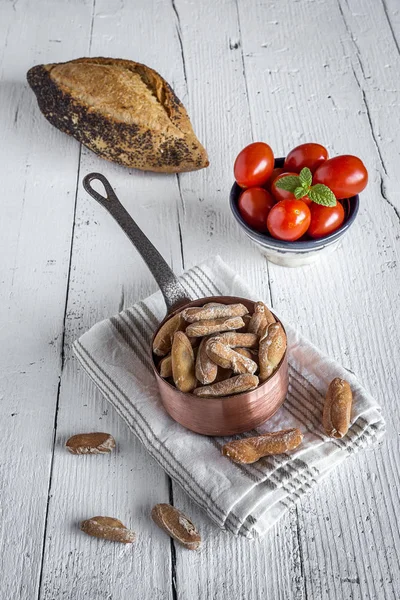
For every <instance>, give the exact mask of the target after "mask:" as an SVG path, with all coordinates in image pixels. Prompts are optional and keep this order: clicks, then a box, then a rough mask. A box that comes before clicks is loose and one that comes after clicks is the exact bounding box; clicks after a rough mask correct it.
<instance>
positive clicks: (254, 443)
mask: <svg viewBox="0 0 400 600" xmlns="http://www.w3.org/2000/svg"><path fill="white" fill-rule="evenodd" d="M302 440H303V434H302V433H301V431H300V429H297V428H295V429H282V431H274V432H273V433H264V434H262V435H259V436H256V437H251V438H243V439H241V440H234V441H233V442H228V443H227V444H225V445H224V446H222V454H223V455H224V456H228V457H229V458H230V459H231V460H233V461H234V462H237V463H243V464H250V463H254V462H257V460H260V458H262V457H263V456H272V455H275V454H283V453H284V452H287V451H288V450H293V449H294V448H297V446H298V445H299V444H301V442H302Z"/></svg>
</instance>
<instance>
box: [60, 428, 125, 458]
mask: <svg viewBox="0 0 400 600" xmlns="http://www.w3.org/2000/svg"><path fill="white" fill-rule="evenodd" d="M65 446H66V448H67V450H69V452H71V454H107V453H108V452H111V450H112V449H113V448H115V440H114V438H113V436H112V435H110V434H109V433H102V432H96V433H78V434H77V435H73V436H72V437H70V438H69V440H67V442H66V444H65Z"/></svg>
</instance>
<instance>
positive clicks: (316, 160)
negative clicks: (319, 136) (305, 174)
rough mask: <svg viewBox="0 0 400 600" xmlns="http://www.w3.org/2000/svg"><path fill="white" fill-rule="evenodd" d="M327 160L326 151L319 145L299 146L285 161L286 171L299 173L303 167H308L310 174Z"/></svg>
mask: <svg viewBox="0 0 400 600" xmlns="http://www.w3.org/2000/svg"><path fill="white" fill-rule="evenodd" d="M327 158H328V150H327V149H326V148H324V146H321V144H301V146H296V148H293V150H291V151H290V152H289V154H288V155H287V157H286V159H285V165H284V166H285V169H286V171H296V173H300V171H301V170H302V169H303V167H308V168H309V169H310V171H311V173H314V171H315V170H316V169H317V168H318V167H319V166H320V165H321V164H322V163H323V162H324V161H326V159H327Z"/></svg>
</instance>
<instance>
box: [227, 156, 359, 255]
mask: <svg viewBox="0 0 400 600" xmlns="http://www.w3.org/2000/svg"><path fill="white" fill-rule="evenodd" d="M284 162H285V159H284V158H276V159H275V167H283V164H284ZM242 191H243V190H242V188H241V187H239V186H238V184H237V183H236V182H235V183H234V184H233V186H232V189H231V193H230V196H229V202H230V206H231V210H232V212H233V215H234V217H235V219H236V220H237V221H238V223H239V224H240V225H241V226H242V227H243V229H244V230H245V231H246V233H247V234H248V235H249V236H250V237H251V238H252V239H253V240H254V241H257V242H259V243H260V244H262V245H263V246H270V247H271V248H272V247H273V248H277V249H278V248H279V249H285V250H289V249H290V250H293V251H295V250H316V249H317V248H322V247H324V246H326V245H328V244H331V243H333V242H335V241H336V240H338V239H339V238H340V237H342V235H343V234H344V233H345V232H346V231H347V230H348V228H349V227H350V226H351V225H352V223H353V221H354V219H355V218H356V216H357V213H358V209H359V206H360V199H359V196H358V195H357V196H352V197H351V198H346V199H345V200H341V202H342V204H343V208H344V211H345V220H344V223H343V225H342V226H341V227H339V229H337V230H336V231H334V232H333V233H330V234H329V235H327V236H325V237H324V238H320V239H317V240H313V239H305V240H298V241H297V242H286V241H284V240H277V239H275V238H273V237H271V236H270V235H269V233H268V232H267V233H260V232H259V231H255V230H254V229H252V228H251V227H250V226H249V225H247V223H246V222H245V221H244V220H243V219H242V216H241V214H240V212H239V208H238V202H239V198H240V194H241V193H242Z"/></svg>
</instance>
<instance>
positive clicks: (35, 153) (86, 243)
mask: <svg viewBox="0 0 400 600" xmlns="http://www.w3.org/2000/svg"><path fill="white" fill-rule="evenodd" d="M0 46H1V48H0V165H1V167H0V169H1V183H0V189H1V205H2V210H1V217H0V250H1V264H0V268H1V278H0V281H1V288H0V294H1V304H0V306H1V311H0V331H1V345H0V359H1V363H0V364H1V367H0V398H1V404H0V406H1V420H0V445H1V453H0V457H1V458H0V547H1V553H0V564H1V567H0V573H1V576H0V598H1V600H17V599H23V600H25V599H26V600H36V599H42V600H53V599H71V600H72V599H73V600H75V599H76V600H83V599H85V600H106V599H107V600H111V599H112V600H125V599H131V598H135V599H138V600H142V599H143V600H144V599H152V600H159V599H166V598H168V599H171V600H173V599H175V598H179V599H182V600H183V599H185V600H186V599H187V600H195V599H197V598H201V599H204V600H210V599H218V600H220V599H221V600H228V599H229V600H248V599H255V600H257V599H259V598H263V600H276V599H284V600H300V599H308V600H314V599H315V600H323V599H330V600H340V599H342V598H346V599H347V598H349V599H350V598H351V599H354V600H355V599H360V600H361V599H362V600H365V599H379V600H380V599H382V600H383V599H398V598H399V596H400V566H399V551H400V535H399V527H398V520H399V518H400V506H399V483H400V482H399V450H400V448H399V431H400V415H399V408H398V403H399V386H400V378H399V371H400V369H399V359H400V351H399V341H398V340H399V336H400V325H399V323H400V319H399V316H400V315H399V308H398V307H399V300H400V264H399V247H400V177H399V159H400V138H399V102H400V100H399V91H398V90H399V87H398V86H399V81H400V5H399V2H398V0H315V1H313V0H297V1H295V0H293V1H289V0H276V1H272V0H260V1H258V2H251V1H250V0H247V1H245V0H239V1H238V2H237V3H236V2H235V1H234V0H218V2H216V1H215V0H197V1H196V0H171V1H162V0H135V1H134V2H133V1H132V2H128V1H127V0H126V1H125V2H123V0H120V1H119V2H117V1H114V2H113V1H112V0H84V1H82V0H70V1H62V0H58V1H54V2H50V0H48V1H45V0H36V1H34V0H13V1H11V0H1V2H0ZM80 56H116V57H122V58H131V59H133V60H137V61H139V62H144V63H146V64H148V65H149V66H152V67H154V68H155V69H156V70H157V71H159V72H160V73H161V74H162V75H163V76H164V77H165V78H166V79H167V81H169V82H170V83H171V85H172V86H173V87H174V89H175V91H176V93H177V95H178V96H179V97H180V98H181V100H182V101H183V102H184V104H185V105H186V107H187V109H188V111H189V114H190V116H191V118H192V122H193V125H194V128H195V131H196V133H197V134H198V137H199V139H200V140H201V141H202V142H203V143H204V145H205V146H206V148H207V149H208V152H209V157H210V163H211V164H210V167H209V168H208V169H206V170H203V171H200V172H196V173H191V174H185V175H180V176H178V177H176V176H160V175H151V174H149V173H141V172H134V171H132V170H127V169H124V168H122V167H118V166H115V165H113V164H111V163H107V162H105V161H102V160H100V159H98V158H97V157H96V156H95V155H94V154H92V153H91V152H89V151H88V150H86V149H85V148H83V147H80V146H79V144H78V143H77V142H76V141H75V140H74V139H72V138H69V137H67V136H65V135H64V134H62V133H60V132H59V131H57V130H56V129H54V128H53V127H51V126H50V125H49V124H48V123H47V122H46V121H45V119H44V118H43V117H42V116H41V114H40V112H39V110H38V107H37V104H36V100H35V97H34V95H33V93H32V92H31V90H30V89H29V88H28V86H27V83H26V80H25V74H26V71H27V70H28V68H29V67H31V66H33V65H34V64H39V63H46V62H59V61H64V60H69V59H71V58H76V57H80ZM256 139H257V140H258V139H261V140H265V141H267V142H269V143H270V144H271V146H272V147H273V148H274V149H275V151H276V154H277V155H278V156H279V155H284V153H285V152H286V151H288V150H289V149H290V148H292V147H293V146H295V145H297V144H299V143H302V142H304V141H318V142H321V143H323V144H325V145H327V147H328V149H329V151H330V152H331V153H332V154H342V153H351V154H356V155H359V156H360V157H361V158H362V159H363V160H364V161H365V163H366V164H367V166H368V169H369V172H370V183H369V186H368V188H367V190H366V191H365V192H364V193H363V194H362V198H361V209H360V213H359V217H358V219H357V222H356V224H355V225H354V227H353V228H352V230H351V233H350V234H349V235H348V236H347V237H346V239H345V241H344V242H343V245H342V247H341V248H340V249H339V250H338V251H337V252H336V253H335V254H334V255H332V257H328V258H326V259H323V260H322V261H321V262H320V263H318V264H316V265H315V266H311V267H307V268H303V269H284V268H281V267H277V266H274V265H272V264H268V263H267V262H266V260H265V259H264V258H263V257H262V256H261V254H259V252H258V250H257V249H256V248H254V247H253V246H252V245H251V244H250V242H249V241H247V239H245V237H244V236H243V234H242V233H241V232H240V231H239V230H238V227H237V226H236V224H235V222H234V220H233V218H232V216H231V214H230V211H229V207H228V192H229V189H230V186H231V183H232V164H233V160H234V158H235V155H236V154H237V152H238V151H239V150H240V149H241V148H242V147H243V146H244V145H246V144H247V143H249V142H251V141H252V140H256ZM93 170H96V171H100V172H102V173H104V174H105V175H106V176H107V177H108V178H109V179H110V181H111V182H112V184H113V185H114V186H115V188H116V191H117V193H118V195H119V196H120V198H121V199H122V200H123V202H124V203H125V206H126V207H127V209H128V210H129V211H130V213H131V214H132V215H133V216H134V218H135V219H136V220H137V221H138V223H139V225H140V226H141V227H142V228H143V229H144V231H145V232H146V233H148V234H149V236H150V237H151V239H153V240H154V241H155V243H156V245H157V246H158V248H159V250H160V251H161V252H162V253H163V255H164V256H165V257H166V259H167V261H168V262H169V263H170V265H171V266H172V268H173V269H174V270H175V272H177V273H181V272H182V271H183V270H184V269H185V268H186V267H189V266H192V265H194V264H195V263H197V262H199V261H200V260H202V259H204V258H206V257H210V256H213V255H215V254H217V253H218V254H220V255H221V256H222V257H223V258H224V260H226V261H227V262H228V263H229V264H230V265H232V266H233V267H234V268H235V269H236V270H237V271H238V272H239V273H240V274H242V275H243V276H244V277H245V278H246V279H247V281H248V282H249V283H250V284H251V285H252V286H253V288H254V289H255V290H256V292H257V295H258V296H259V297H263V298H265V299H267V300H269V301H270V303H271V304H272V306H274V307H275V308H276V309H277V310H279V312H280V313H281V314H282V315H283V316H284V317H285V318H286V319H287V320H290V321H291V322H292V323H296V324H297V326H298V327H299V328H300V329H301V331H302V332H303V333H304V334H306V335H307V336H308V337H309V338H310V339H311V340H312V341H313V342H314V343H315V344H317V345H318V346H320V347H321V348H322V349H323V350H324V351H326V352H327V353H329V354H331V355H332V356H334V357H335V358H336V359H337V360H339V361H340V362H341V363H342V364H343V365H344V366H345V367H346V368H348V369H349V370H351V371H352V372H355V373H356V374H357V375H358V376H359V378H360V379H361V380H362V381H363V382H364V384H365V386H366V387H367V388H368V389H369V390H370V391H371V392H372V393H373V395H375V396H376V397H377V398H378V399H379V401H380V402H381V404H382V406H383V408H384V413H385V415H386V417H387V422H388V433H387V437H386V439H385V442H384V444H383V446H382V447H381V448H379V449H377V450H370V451H367V452H363V453H362V454H360V455H358V456H354V457H353V458H351V459H349V460H348V462H347V463H346V464H345V466H343V467H340V470H339V471H337V472H336V473H335V474H333V475H331V476H330V477H329V478H328V479H326V480H325V482H324V483H323V484H322V485H320V486H319V487H318V489H314V490H313V491H312V492H310V493H309V494H308V495H307V496H306V497H305V498H304V499H303V500H302V501H301V502H300V503H299V504H298V505H297V507H296V508H295V510H293V511H291V512H290V514H288V515H287V517H285V518H284V519H282V521H281V522H280V523H279V524H278V526H277V527H276V528H275V529H274V530H273V531H272V532H271V533H270V534H269V535H267V536H266V537H265V538H264V539H262V540H261V541H256V542H249V541H248V540H245V539H235V538H234V537H232V536H231V535H229V534H226V533H224V532H221V531H220V530H218V529H217V528H216V527H215V526H214V525H213V524H212V523H211V522H210V521H209V520H208V518H207V517H206V516H205V515H204V514H203V512H202V511H201V510H200V509H199V508H197V507H196V506H195V505H193V504H192V503H191V502H190V501H189V500H188V498H187V496H186V495H185V493H184V491H182V490H181V489H180V488H179V487H178V486H177V485H175V484H174V483H173V482H171V480H169V478H168V477H167V476H166V475H165V473H164V472H163V471H162V470H161V469H160V467H159V466H158V465H157V464H156V463H155V462H154V461H153V460H152V459H151V458H150V457H149V456H148V455H147V453H146V452H145V451H144V449H143V448H142V447H141V446H140V444H139V443H138V442H137V441H136V440H135V439H132V436H131V435H129V432H128V430H127V427H126V426H125V424H124V423H123V422H122V421H121V419H120V418H119V417H118V416H117V415H116V414H115V413H114V412H113V410H112V409H111V408H109V406H108V405H107V402H106V401H105V400H104V399H103V398H102V397H101V395H100V394H99V392H98V391H97V390H96V389H95V388H94V386H93V385H92V384H91V382H90V381H89V379H88V377H87V376H86V375H85V374H84V373H83V372H82V371H81V370H80V369H79V367H78V364H77V362H76V361H75V359H74V358H73V356H72V354H71V342H72V341H73V340H74V339H75V338H76V337H77V336H79V334H80V333H82V332H83V331H85V330H86V329H88V328H89V327H90V326H91V325H92V324H94V323H95V322H96V321H98V320H99V319H103V318H105V317H107V316H109V315H111V314H113V313H115V312H116V311H118V309H121V308H122V307H123V306H127V305H130V304H131V303H133V302H135V301H137V300H139V299H140V298H142V297H144V296H147V295H148V294H149V293H151V292H153V291H154V290H155V289H156V285H155V282H154V281H153V279H152V278H151V275H150V273H149V272H148V270H147V268H146V267H145V266H144V264H143V262H142V260H141V259H140V257H139V255H138V254H137V253H136V252H135V250H134V249H133V248H132V247H131V246H130V244H129V242H128V241H127V240H126V238H125V236H124V235H123V234H122V233H121V232H120V231H119V230H118V227H117V226H116V224H115V223H114V222H113V221H112V219H111V218H110V217H109V216H108V215H107V214H106V213H105V212H104V211H103V210H102V209H101V208H100V207H99V206H98V205H96V203H95V202H94V201H93V200H92V199H90V198H89V197H88V195H87V194H86V193H85V192H84V191H83V188H82V185H81V181H82V177H83V175H85V174H86V173H88V172H90V171H93ZM91 430H100V431H107V432H110V433H112V434H113V435H114V436H115V438H116V439H117V443H118V448H117V451H116V452H113V453H112V454H111V455H110V456H99V457H87V458H85V457H81V458H79V457H73V456H71V455H69V454H68V453H67V452H66V451H65V449H64V444H65V441H66V439H67V438H68V437H69V436H70V435H72V434H74V433H78V432H81V431H91ZM170 500H173V502H174V503H175V504H176V505H177V506H179V507H181V508H182V509H183V510H185V511H186V512H187V513H189V514H190V515H191V516H192V517H193V520H194V521H195V522H196V523H197V524H198V526H199V528H200V529H201V532H202V534H203V536H204V538H205V543H204V545H203V549H202V550H201V552H198V553H194V552H188V551H185V550H182V549H181V548H179V547H176V548H175V546H174V545H173V544H171V543H170V540H169V538H167V536H165V535H164V534H163V533H162V532H160V531H158V530H157V529H156V527H155V526H154V524H153V523H152V522H151V520H150V519H149V511H150V509H151V507H152V506H153V505H154V504H155V503H157V502H168V501H170ZM97 514H106V515H110V516H115V517H118V518H120V519H122V520H123V521H124V523H126V524H128V525H131V526H132V527H133V528H134V529H135V530H136V531H137V533H138V540H137V542H136V543H135V545H134V546H133V547H125V546H121V545H118V544H111V543H104V542H99V541H98V540H96V539H92V538H89V537H87V536H85V535H84V534H83V533H82V532H80V530H79V528H78V523H79V521H80V520H82V519H84V518H87V517H90V516H94V515H97Z"/></svg>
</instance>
